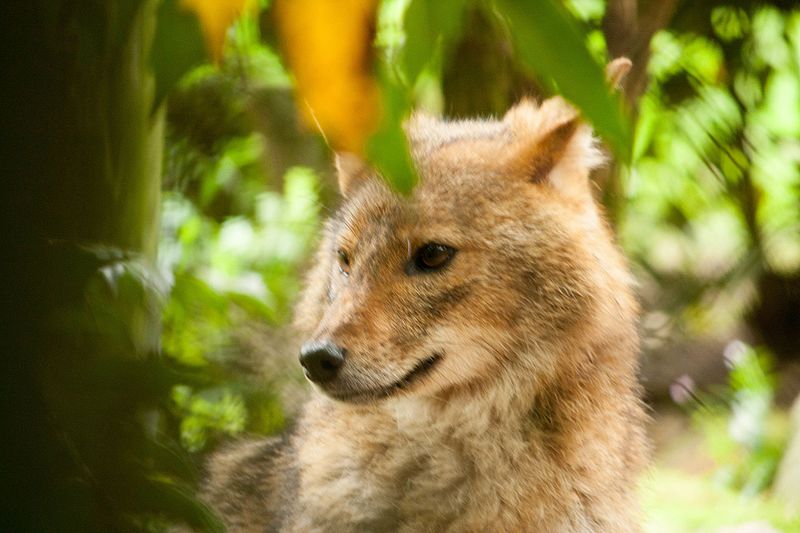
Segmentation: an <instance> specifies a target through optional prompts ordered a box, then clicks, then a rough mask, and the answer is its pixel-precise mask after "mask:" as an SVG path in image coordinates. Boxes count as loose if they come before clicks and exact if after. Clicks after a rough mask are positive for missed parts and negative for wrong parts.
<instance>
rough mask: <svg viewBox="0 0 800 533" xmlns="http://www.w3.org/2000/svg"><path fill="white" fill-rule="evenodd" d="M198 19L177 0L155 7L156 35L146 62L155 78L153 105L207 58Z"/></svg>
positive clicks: (166, 1)
mask: <svg viewBox="0 0 800 533" xmlns="http://www.w3.org/2000/svg"><path fill="white" fill-rule="evenodd" d="M207 57H208V56H207V55H206V46H205V42H204V41H203V32H202V31H201V30H200V22H199V21H198V20H197V17H196V16H195V15H194V14H193V13H191V12H190V11H186V10H184V9H181V7H180V5H179V0H163V1H162V2H161V5H160V6H159V8H158V15H157V22H156V35H155V39H154V41H153V49H152V51H151V55H150V63H151V65H152V67H153V72H154V73H155V78H156V94H155V98H154V107H158V106H159V105H161V102H162V101H163V100H164V97H165V96H166V95H167V93H168V92H169V91H170V89H172V87H174V86H175V84H176V83H178V81H180V79H181V78H182V77H183V75H184V74H186V73H187V72H188V71H189V70H191V69H192V68H193V67H196V66H198V65H200V64H202V63H204V62H205V61H206V59H207Z"/></svg>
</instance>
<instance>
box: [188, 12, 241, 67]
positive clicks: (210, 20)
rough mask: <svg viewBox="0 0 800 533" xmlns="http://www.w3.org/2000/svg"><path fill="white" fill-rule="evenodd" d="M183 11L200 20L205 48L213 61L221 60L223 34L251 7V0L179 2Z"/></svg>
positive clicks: (223, 42)
mask: <svg viewBox="0 0 800 533" xmlns="http://www.w3.org/2000/svg"><path fill="white" fill-rule="evenodd" d="M180 2H181V6H182V7H183V8H184V9H187V10H190V11H193V12H194V13H195V14H196V15H197V18H198V19H200V26H201V28H202V29H203V35H204V37H205V41H206V46H207V48H208V51H209V53H210V54H211V57H212V58H213V59H214V61H217V62H219V61H220V60H221V59H222V51H223V47H224V45H225V34H226V33H227V31H228V28H229V27H230V26H231V24H233V23H234V21H235V20H236V19H237V18H238V17H239V16H240V15H241V14H242V13H243V12H244V11H245V9H247V8H249V7H250V6H251V5H253V2H252V1H251V0H180Z"/></svg>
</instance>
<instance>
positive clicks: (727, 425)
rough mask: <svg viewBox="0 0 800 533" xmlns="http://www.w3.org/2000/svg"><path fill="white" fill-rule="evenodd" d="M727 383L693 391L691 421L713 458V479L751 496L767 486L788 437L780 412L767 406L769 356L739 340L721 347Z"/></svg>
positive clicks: (771, 381) (771, 382) (772, 380)
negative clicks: (712, 389)
mask: <svg viewBox="0 0 800 533" xmlns="http://www.w3.org/2000/svg"><path fill="white" fill-rule="evenodd" d="M724 357H725V363H726V365H727V367H728V369H729V374H728V385H727V387H725V388H721V389H720V390H717V391H715V392H714V393H712V394H709V393H703V392H699V393H697V396H695V398H697V402H693V403H692V404H690V405H693V408H692V409H693V412H692V418H693V421H694V423H695V425H696V426H697V427H698V428H699V429H700V431H701V433H702V434H703V436H704V439H705V444H706V447H707V448H708V451H709V453H710V455H711V457H712V459H713V460H714V462H715V464H716V465H717V466H716V471H715V472H714V474H713V477H712V479H713V481H714V482H715V483H718V484H720V485H722V486H725V487H726V488H729V489H732V490H735V491H739V492H741V493H742V494H743V495H745V496H753V495H755V494H757V493H759V492H761V491H763V490H765V489H767V488H768V487H769V486H770V484H771V483H772V481H773V479H774V477H775V472H776V470H777V467H778V464H779V463H780V460H781V458H782V456H783V450H784V448H785V446H786V442H787V439H788V431H789V425H788V418H787V416H786V413H784V412H782V411H777V410H775V406H774V403H773V400H774V392H775V386H776V376H775V375H774V374H773V373H772V361H771V358H770V357H769V356H768V355H767V354H766V353H765V352H763V351H760V352H759V351H756V350H755V349H753V348H752V347H750V346H748V345H747V344H745V343H743V342H741V341H733V342H731V343H730V344H729V345H728V346H727V347H726V349H725V354H724Z"/></svg>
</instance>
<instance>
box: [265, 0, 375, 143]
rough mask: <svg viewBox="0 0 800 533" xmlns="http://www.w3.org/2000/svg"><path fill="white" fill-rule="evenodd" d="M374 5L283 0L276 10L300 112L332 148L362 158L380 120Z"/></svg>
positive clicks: (369, 0)
mask: <svg viewBox="0 0 800 533" xmlns="http://www.w3.org/2000/svg"><path fill="white" fill-rule="evenodd" d="M376 8H377V4H376V1H375V0H341V1H336V0H281V1H278V2H276V3H275V6H274V10H275V16H276V20H277V23H278V30H279V34H280V40H281V45H282V48H283V51H284V54H285V56H286V59H287V60H288V62H289V66H290V67H291V70H292V72H293V74H294V77H295V83H296V91H297V102H298V105H297V106H298V109H299V111H300V112H301V114H302V116H303V118H304V120H305V123H306V125H307V126H308V127H309V128H312V129H315V130H316V129H319V130H321V132H322V134H323V135H324V136H325V137H326V138H327V140H328V142H329V143H330V144H331V145H332V147H333V148H335V149H337V150H347V151H350V152H355V153H363V152H364V147H365V144H366V140H367V138H368V137H369V135H370V134H371V133H372V132H373V131H374V129H375V127H376V125H377V122H378V116H379V93H378V87H377V85H376V82H375V79H374V78H373V76H372V65H371V61H370V59H371V45H372V38H373V35H372V28H373V27H374V21H375V12H376Z"/></svg>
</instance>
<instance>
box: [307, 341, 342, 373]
mask: <svg viewBox="0 0 800 533" xmlns="http://www.w3.org/2000/svg"><path fill="white" fill-rule="evenodd" d="M300 364H301V365H303V368H305V369H306V376H308V379H310V380H311V381H313V382H314V383H325V382H326V381H330V380H332V379H333V378H335V377H336V373H337V372H338V371H339V368H341V366H342V365H343V364H344V350H343V349H341V348H339V347H338V346H336V345H335V344H334V343H332V342H331V341H312V342H307V343H305V344H304V345H303V347H302V348H301V349H300Z"/></svg>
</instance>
